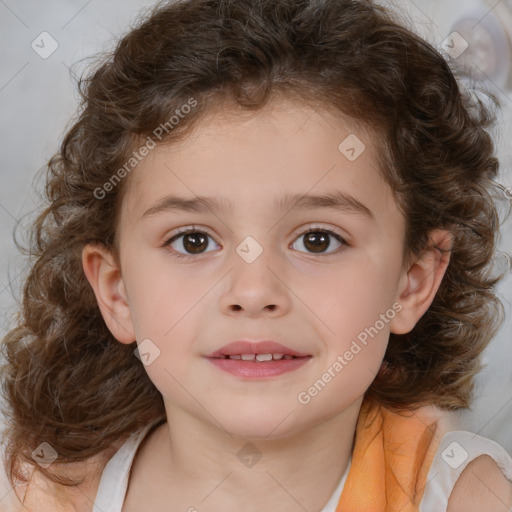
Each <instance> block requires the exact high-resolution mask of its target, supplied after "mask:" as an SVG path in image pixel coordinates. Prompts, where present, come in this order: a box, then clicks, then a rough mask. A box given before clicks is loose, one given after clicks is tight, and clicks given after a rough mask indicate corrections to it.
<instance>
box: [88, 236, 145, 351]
mask: <svg viewBox="0 0 512 512" xmlns="http://www.w3.org/2000/svg"><path fill="white" fill-rule="evenodd" d="M82 266H83V269H84V272H85V275H86V277H87V280H88V281H89V283H90V285H91V286H92V289H93V290H94V294H95V295H96V300H97V302H98V306H99V308H100V311H101V314H102V316H103V319H104V320H105V323H106V324H107V327H108V328H109V330H110V332H111V333H112V334H113V336H114V337H115V338H116V339H117V340H118V341H120V342H121V343H126V344H129V343H132V342H134V341H135V331H134V328H133V323H132V318H131V313H130V308H129V305H128V297H127V295H126V289H125V286H124V281H123V278H122V275H121V269H120V266H119V264H118V263H117V262H116V259H115V258H114V256H113V255H112V253H111V252H110V251H108V250H107V249H105V248H104V247H101V246H99V245H91V244H89V245H86V246H85V247H84V249H83V251H82Z"/></svg>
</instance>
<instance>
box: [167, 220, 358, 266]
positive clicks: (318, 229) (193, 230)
mask: <svg viewBox="0 0 512 512" xmlns="http://www.w3.org/2000/svg"><path fill="white" fill-rule="evenodd" d="M189 233H201V234H204V235H207V236H209V237H210V238H212V239H215V237H214V236H213V235H212V234H211V233H210V232H209V231H208V230H207V229H205V228H199V227H196V226H191V227H189V228H185V229H183V230H182V231H178V232H177V233H175V234H174V235H173V236H172V237H171V238H169V239H168V240H167V241H166V242H164V244H163V247H169V246H170V244H172V243H173V242H174V241H176V240H177V239H178V238H180V237H181V236H183V235H187V234H189ZM309 233H323V234H327V235H329V236H332V237H333V238H335V239H336V240H337V241H338V242H340V243H341V244H342V245H341V246H340V247H338V248H337V249H336V250H334V251H332V252H328V253H318V255H320V256H322V255H324V256H328V255H331V254H336V253H337V252H339V251H340V250H341V249H342V248H343V247H349V244H348V243H347V242H346V241H345V239H344V238H343V237H342V236H340V235H339V234H338V233H336V232H334V231H331V230H330V229H326V228H322V227H320V226H312V227H310V228H308V229H307V230H306V231H301V232H300V233H298V234H297V236H296V237H295V239H294V240H297V239H299V238H300V237H303V236H305V235H307V234H309ZM171 251H172V255H173V256H174V257H176V258H193V257H194V256H195V255H193V254H182V253H180V252H178V251H175V250H174V249H171ZM207 252H209V251H207ZM301 252H302V251H301ZM203 254H204V253H203ZM307 254H313V255H314V254H315V253H313V252H310V253H307ZM199 255H200V254H199Z"/></svg>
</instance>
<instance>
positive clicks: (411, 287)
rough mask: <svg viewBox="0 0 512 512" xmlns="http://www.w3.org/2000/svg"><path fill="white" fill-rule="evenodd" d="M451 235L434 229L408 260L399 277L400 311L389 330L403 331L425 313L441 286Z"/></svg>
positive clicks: (408, 328) (407, 330) (447, 260)
mask: <svg viewBox="0 0 512 512" xmlns="http://www.w3.org/2000/svg"><path fill="white" fill-rule="evenodd" d="M452 243H453V235H452V234H451V233H450V232H449V231H446V230H441V229H436V230H433V231H432V232H431V233H430V243H429V245H428V246H427V248H426V249H425V251H424V252H423V254H422V255H421V256H420V257H419V258H418V259H416V260H415V261H414V262H412V263H411V265H410V266H409V268H408V269H407V270H404V273H403V274H402V276H401V281H400V286H399V291H398V299H397V301H398V302H399V303H400V304H401V305H402V309H401V311H400V314H398V315H397V316H396V317H395V318H394V319H393V320H392V321H391V325H390V328H391V332H392V333H394V334H406V333H408V332H410V331H412V329H413V328H414V326H415V325H416V324H417V322H418V320H419V319H420V318H421V317H422V316H423V315H424V314H425V313H426V311H427V310H428V308H429V307H430V305H431V304H432V302H433V300H434V297H435V295H436V293H437V291H438V289H439V287H440V285H441V282H442V279H443V277H444V275H445V273H446V269H447V268H448V264H449V262H450V254H451V248H452Z"/></svg>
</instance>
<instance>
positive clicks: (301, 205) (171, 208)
mask: <svg viewBox="0 0 512 512" xmlns="http://www.w3.org/2000/svg"><path fill="white" fill-rule="evenodd" d="M274 208H276V209H278V210H281V211H290V210H296V209H307V210H313V209H316V208H331V209H335V210H338V211H341V212H344V213H350V214H357V215H362V216H364V217H367V218H368V219H375V215H374V214H373V212H372V211H371V210H370V209H369V208H368V207H367V206H365V205H364V204H363V203H361V201H359V200H358V199H356V198H355V197H353V196H351V195H350V194H347V193H345V192H341V191H335V192H332V193H329V194H323V195H311V194H309V195H301V194H286V195H284V196H282V197H281V198H279V199H278V200H277V201H276V202H275V203H274ZM163 212H191V213H208V212H213V213H224V214H232V205H231V203H229V202H228V201H226V200H222V199H220V198H217V197H207V196H196V197H194V198H186V197H178V196H166V197H164V198H162V199H160V200H159V201H158V202H157V203H155V204H154V205H153V206H151V207H150V208H149V209H148V210H146V211H145V212H144V213H143V214H142V217H149V216H153V215H157V214H159V213H163Z"/></svg>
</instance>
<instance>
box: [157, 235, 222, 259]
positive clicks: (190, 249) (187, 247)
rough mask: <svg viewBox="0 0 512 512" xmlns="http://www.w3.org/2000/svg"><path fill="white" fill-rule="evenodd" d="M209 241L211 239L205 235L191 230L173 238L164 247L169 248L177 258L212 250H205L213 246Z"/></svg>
mask: <svg viewBox="0 0 512 512" xmlns="http://www.w3.org/2000/svg"><path fill="white" fill-rule="evenodd" d="M209 240H213V238H212V237H210V236H209V235H208V234H207V233H204V232H202V231H192V230H191V231H186V232H184V233H179V234H178V235H175V236H173V237H172V238H171V239H170V240H169V241H168V242H167V243H166V244H165V245H166V246H170V247H171V248H172V249H173V251H174V252H176V256H178V257H179V256H193V255H197V254H203V253H205V252H210V250H213V249H210V250H207V249H208V248H209V247H210V246H212V245H213V244H212V243H210V241H209Z"/></svg>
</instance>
